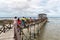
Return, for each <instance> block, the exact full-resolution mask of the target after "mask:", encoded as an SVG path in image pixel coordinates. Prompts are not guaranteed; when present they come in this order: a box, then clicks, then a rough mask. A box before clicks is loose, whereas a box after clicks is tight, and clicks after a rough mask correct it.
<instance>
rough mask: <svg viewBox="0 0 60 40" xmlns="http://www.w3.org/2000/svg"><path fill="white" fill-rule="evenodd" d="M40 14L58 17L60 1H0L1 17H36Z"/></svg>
mask: <svg viewBox="0 0 60 40" xmlns="http://www.w3.org/2000/svg"><path fill="white" fill-rule="evenodd" d="M41 12H43V13H46V14H48V16H58V15H60V14H59V13H60V0H0V13H1V16H15V15H17V16H37V14H39V13H41ZM2 13H3V14H4V15H3V14H2ZM6 14H8V15H6Z"/></svg>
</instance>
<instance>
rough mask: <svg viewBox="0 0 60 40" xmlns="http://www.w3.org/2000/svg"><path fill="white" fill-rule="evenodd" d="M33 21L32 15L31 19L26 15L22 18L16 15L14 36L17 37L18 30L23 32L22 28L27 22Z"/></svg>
mask: <svg viewBox="0 0 60 40" xmlns="http://www.w3.org/2000/svg"><path fill="white" fill-rule="evenodd" d="M32 21H33V20H32V18H31V17H30V18H29V19H28V18H26V17H22V18H17V17H14V22H13V25H14V38H15V37H16V33H17V31H18V32H19V31H20V32H21V29H22V28H24V27H26V23H29V22H32ZM16 30H17V31H16ZM20 34H21V33H20Z"/></svg>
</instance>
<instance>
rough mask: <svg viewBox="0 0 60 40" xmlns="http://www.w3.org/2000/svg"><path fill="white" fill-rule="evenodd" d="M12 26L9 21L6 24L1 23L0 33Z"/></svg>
mask: <svg viewBox="0 0 60 40" xmlns="http://www.w3.org/2000/svg"><path fill="white" fill-rule="evenodd" d="M11 28H12V27H11V23H9V24H8V25H5V24H3V26H2V27H1V28H0V34H1V33H2V32H3V33H5V32H6V31H7V29H8V30H10V29H11Z"/></svg>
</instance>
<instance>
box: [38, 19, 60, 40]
mask: <svg viewBox="0 0 60 40" xmlns="http://www.w3.org/2000/svg"><path fill="white" fill-rule="evenodd" d="M38 40H60V18H48V22H47V23H46V25H45V26H44V27H43V28H42V29H41V33H40V36H39V37H38Z"/></svg>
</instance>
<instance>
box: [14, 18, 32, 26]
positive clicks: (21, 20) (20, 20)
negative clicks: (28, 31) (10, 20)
mask: <svg viewBox="0 0 60 40" xmlns="http://www.w3.org/2000/svg"><path fill="white" fill-rule="evenodd" d="M31 21H32V18H31V17H30V18H29V19H28V18H26V17H22V18H17V17H14V25H17V26H18V27H19V26H24V27H25V26H26V25H25V24H26V23H27V22H31Z"/></svg>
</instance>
